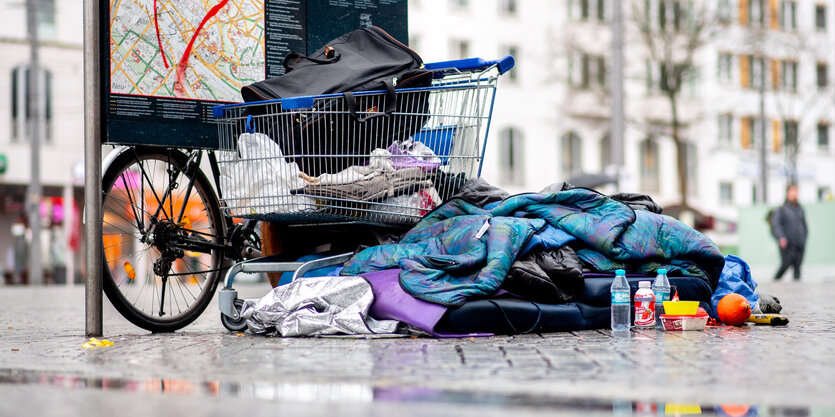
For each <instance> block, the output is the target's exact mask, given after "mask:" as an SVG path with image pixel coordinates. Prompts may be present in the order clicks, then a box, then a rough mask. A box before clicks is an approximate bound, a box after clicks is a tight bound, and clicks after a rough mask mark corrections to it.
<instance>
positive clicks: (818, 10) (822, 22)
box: [815, 4, 826, 30]
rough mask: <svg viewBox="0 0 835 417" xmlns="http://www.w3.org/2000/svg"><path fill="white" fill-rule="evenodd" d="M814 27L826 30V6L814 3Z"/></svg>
mask: <svg viewBox="0 0 835 417" xmlns="http://www.w3.org/2000/svg"><path fill="white" fill-rule="evenodd" d="M815 28H816V29H818V30H826V6H825V5H823V4H818V5H815Z"/></svg>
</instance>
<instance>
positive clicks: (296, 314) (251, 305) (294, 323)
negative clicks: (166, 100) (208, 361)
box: [241, 276, 398, 337]
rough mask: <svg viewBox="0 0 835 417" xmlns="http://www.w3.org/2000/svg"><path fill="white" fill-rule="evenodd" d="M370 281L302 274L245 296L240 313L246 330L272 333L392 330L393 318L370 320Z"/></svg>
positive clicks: (271, 334) (307, 334)
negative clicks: (259, 295)
mask: <svg viewBox="0 0 835 417" xmlns="http://www.w3.org/2000/svg"><path fill="white" fill-rule="evenodd" d="M373 302H374V293H373V292H372V291H371V284H369V283H368V281H366V280H365V278H362V277H355V276H345V277H317V278H302V279H299V280H296V281H293V282H291V283H290V284H287V285H282V286H279V287H276V288H274V289H273V290H272V291H270V292H269V293H267V295H265V296H264V297H262V298H261V299H258V300H255V299H252V300H245V301H244V307H243V309H242V313H241V314H242V316H243V317H244V318H245V319H246V324H247V326H248V327H249V331H251V332H252V333H255V334H266V335H270V336H275V335H276V334H279V335H281V336H285V337H287V336H318V335H329V334H341V333H344V334H370V333H392V332H394V331H395V329H396V328H397V324H398V322H397V321H391V320H384V321H378V320H374V319H372V318H371V317H369V316H368V310H369V309H370V308H371V304H372V303H373Z"/></svg>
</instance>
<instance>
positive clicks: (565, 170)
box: [560, 132, 582, 179]
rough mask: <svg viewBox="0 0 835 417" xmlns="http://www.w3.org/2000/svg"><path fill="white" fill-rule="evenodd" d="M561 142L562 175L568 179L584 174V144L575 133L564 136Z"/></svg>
mask: <svg viewBox="0 0 835 417" xmlns="http://www.w3.org/2000/svg"><path fill="white" fill-rule="evenodd" d="M561 142H562V143H561V152H560V154H561V159H560V160H561V161H562V175H563V178H565V179H567V178H569V177H571V176H572V175H574V174H578V173H580V172H582V148H581V147H582V142H581V141H580V136H578V135H577V134H576V133H574V132H568V133H566V134H565V135H563V137H562V140H561Z"/></svg>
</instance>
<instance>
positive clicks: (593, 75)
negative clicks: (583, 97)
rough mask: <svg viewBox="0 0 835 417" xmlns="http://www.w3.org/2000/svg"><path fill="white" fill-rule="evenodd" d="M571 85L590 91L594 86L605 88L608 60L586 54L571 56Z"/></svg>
mask: <svg viewBox="0 0 835 417" xmlns="http://www.w3.org/2000/svg"><path fill="white" fill-rule="evenodd" d="M568 64H569V83H570V84H571V85H573V86H574V87H577V88H581V89H588V88H591V87H592V86H597V87H605V86H606V85H607V79H606V58H605V57H603V56H598V55H589V54H585V53H581V54H575V55H573V56H569V60H568Z"/></svg>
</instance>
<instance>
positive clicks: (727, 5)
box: [717, 0, 733, 23]
mask: <svg viewBox="0 0 835 417" xmlns="http://www.w3.org/2000/svg"><path fill="white" fill-rule="evenodd" d="M732 13H733V11H732V10H731V2H730V0H719V5H718V7H717V16H718V17H719V23H730V22H731V19H733V16H732Z"/></svg>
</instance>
